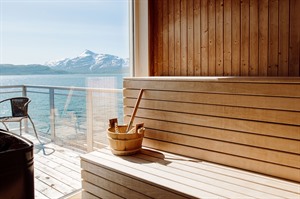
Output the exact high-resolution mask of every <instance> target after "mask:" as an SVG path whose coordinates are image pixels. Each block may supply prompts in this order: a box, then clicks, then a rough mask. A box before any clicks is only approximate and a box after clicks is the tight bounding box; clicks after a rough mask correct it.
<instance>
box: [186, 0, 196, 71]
mask: <svg viewBox="0 0 300 199" xmlns="http://www.w3.org/2000/svg"><path fill="white" fill-rule="evenodd" d="M187 19H188V31H187V37H188V48H187V50H188V51H187V54H188V55H187V62H188V63H187V66H188V67H187V75H188V76H194V74H195V73H194V1H193V0H187Z"/></svg>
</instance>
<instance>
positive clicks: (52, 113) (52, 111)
mask: <svg viewBox="0 0 300 199" xmlns="http://www.w3.org/2000/svg"><path fill="white" fill-rule="evenodd" d="M49 101H50V131H51V140H52V141H54V140H55V105H54V89H53V88H50V89H49Z"/></svg>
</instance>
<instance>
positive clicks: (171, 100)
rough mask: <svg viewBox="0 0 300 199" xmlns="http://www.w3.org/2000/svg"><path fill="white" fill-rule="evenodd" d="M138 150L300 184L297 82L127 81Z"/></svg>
mask: <svg viewBox="0 0 300 199" xmlns="http://www.w3.org/2000/svg"><path fill="white" fill-rule="evenodd" d="M141 88H143V89H146V90H145V92H144V94H143V98H142V100H141V102H140V106H139V109H138V111H137V115H136V118H135V123H137V122H144V123H145V127H146V133H145V138H144V141H143V146H147V147H150V148H155V149H159V150H162V151H168V152H172V153H176V154H180V155H185V156H189V157H193V158H197V159H200V160H205V161H211V162H215V163H219V164H224V165H229V166H232V167H237V168H242V169H245V170H250V171H254V172H258V173H263V174H267V175H272V176H276V177H280V178H285V179H289V180H293V181H298V182H300V78H176V77H173V78H164V77H160V78H158V77H150V78H125V79H124V114H125V121H126V122H128V121H129V119H130V115H131V113H132V111H133V107H134V105H135V102H136V98H137V96H138V93H139V89H141Z"/></svg>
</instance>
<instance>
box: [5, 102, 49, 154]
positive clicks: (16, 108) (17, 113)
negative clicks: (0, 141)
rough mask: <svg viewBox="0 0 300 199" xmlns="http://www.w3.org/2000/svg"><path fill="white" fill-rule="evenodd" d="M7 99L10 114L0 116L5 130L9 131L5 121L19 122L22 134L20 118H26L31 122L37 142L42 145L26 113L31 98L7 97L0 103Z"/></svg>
mask: <svg viewBox="0 0 300 199" xmlns="http://www.w3.org/2000/svg"><path fill="white" fill-rule="evenodd" d="M7 101H10V105H11V115H9V116H2V117H0V122H2V124H3V125H4V127H5V128H6V130H7V131H9V129H8V127H7V125H6V124H5V123H8V122H19V123H20V135H22V120H23V119H26V118H28V119H29V121H30V122H31V124H32V127H33V130H34V134H35V137H36V138H37V140H38V141H39V143H40V144H41V145H42V146H43V144H42V142H41V141H40V139H39V137H38V134H37V131H36V128H35V125H34V123H33V121H32V119H31V118H30V116H29V114H28V105H29V103H30V102H31V100H30V99H29V98H28V97H14V98H9V99H5V100H2V101H0V104H1V103H4V102H7ZM43 150H44V148H43Z"/></svg>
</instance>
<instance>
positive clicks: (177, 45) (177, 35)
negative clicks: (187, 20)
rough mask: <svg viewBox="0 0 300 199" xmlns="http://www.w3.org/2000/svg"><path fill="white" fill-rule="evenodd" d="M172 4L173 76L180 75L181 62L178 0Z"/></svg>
mask: <svg viewBox="0 0 300 199" xmlns="http://www.w3.org/2000/svg"><path fill="white" fill-rule="evenodd" d="M174 4H175V9H174V10H175V76H180V64H181V46H180V40H181V38H180V30H181V29H180V24H181V18H180V1H178V0H175V2H174ZM154 47H155V46H154ZM154 67H155V66H154Z"/></svg>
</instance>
